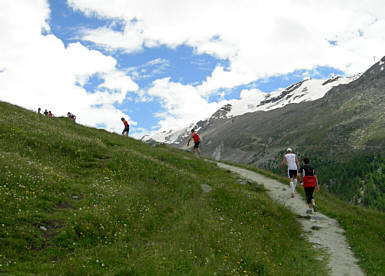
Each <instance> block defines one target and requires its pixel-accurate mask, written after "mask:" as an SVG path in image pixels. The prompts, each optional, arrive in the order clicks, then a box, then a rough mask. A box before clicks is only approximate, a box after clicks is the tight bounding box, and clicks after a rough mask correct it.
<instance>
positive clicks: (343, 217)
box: [244, 166, 385, 275]
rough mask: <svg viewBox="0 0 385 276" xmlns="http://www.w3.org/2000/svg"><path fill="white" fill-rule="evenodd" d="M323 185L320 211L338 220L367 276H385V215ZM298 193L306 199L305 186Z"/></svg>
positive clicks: (284, 181) (316, 196)
mask: <svg viewBox="0 0 385 276" xmlns="http://www.w3.org/2000/svg"><path fill="white" fill-rule="evenodd" d="M244 167H246V168H248V169H250V170H253V171H256V172H258V173H261V174H264V175H266V176H268V177H271V178H274V179H277V180H279V181H280V182H282V183H285V184H288V179H287V178H286V177H283V176H280V175H277V174H273V173H271V172H269V171H265V170H262V169H259V168H256V167H253V166H244ZM319 176H321V175H320V174H319ZM322 183H323V182H321V189H320V192H319V193H316V195H315V198H316V201H317V205H318V207H319V209H320V211H321V212H323V213H324V214H326V215H328V216H331V217H333V218H335V219H337V221H338V222H339V224H340V225H341V226H342V227H343V228H344V230H345V235H346V237H347V240H348V242H349V244H350V246H351V247H352V250H353V252H354V254H355V256H356V257H357V259H358V260H359V264H360V266H361V267H362V268H363V269H364V271H365V272H366V273H367V275H385V258H384V256H385V213H384V212H379V211H376V210H372V209H369V208H365V207H359V206H354V205H352V204H349V203H347V202H345V201H342V200H340V199H338V198H336V197H335V196H334V195H332V194H330V193H328V192H327V191H326V190H325V189H324V188H323V186H322ZM297 191H300V192H301V194H302V195H303V196H304V193H303V191H302V188H301V187H298V189H297Z"/></svg>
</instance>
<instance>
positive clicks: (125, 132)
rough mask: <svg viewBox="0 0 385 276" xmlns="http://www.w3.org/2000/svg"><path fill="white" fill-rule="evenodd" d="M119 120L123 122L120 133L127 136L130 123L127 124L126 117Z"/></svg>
mask: <svg viewBox="0 0 385 276" xmlns="http://www.w3.org/2000/svg"><path fill="white" fill-rule="evenodd" d="M121 120H122V122H123V124H124V129H123V132H122V135H123V136H124V134H126V136H127V137H128V133H129V132H130V125H129V124H128V122H127V121H126V119H124V118H122V119H121Z"/></svg>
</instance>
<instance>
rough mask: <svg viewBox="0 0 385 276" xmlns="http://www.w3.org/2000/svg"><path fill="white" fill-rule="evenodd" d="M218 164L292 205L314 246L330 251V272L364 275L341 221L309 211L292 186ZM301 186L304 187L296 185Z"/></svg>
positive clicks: (339, 275)
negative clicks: (293, 195)
mask: <svg viewBox="0 0 385 276" xmlns="http://www.w3.org/2000/svg"><path fill="white" fill-rule="evenodd" d="M217 164H218V166H219V167H221V168H224V169H227V170H230V171H232V172H234V173H237V174H239V175H240V176H241V177H243V178H245V179H249V180H252V181H255V182H257V183H259V184H263V185H264V187H265V189H266V190H267V193H268V194H269V196H270V197H271V198H272V199H274V200H275V201H277V202H279V203H280V204H282V205H284V206H285V207H287V208H289V209H290V210H291V211H292V212H293V213H294V214H296V215H298V217H299V221H300V223H301V224H302V228H303V230H304V233H305V234H306V237H307V239H308V240H309V241H310V242H311V243H313V244H314V246H315V247H318V248H323V249H325V251H326V252H327V253H328V254H329V255H330V258H329V264H328V265H329V268H330V271H331V275H335V276H345V275H346V276H347V275H351V276H356V275H357V276H359V275H365V274H364V273H363V272H362V270H361V268H360V267H359V266H358V264H357V260H356V258H355V257H354V256H353V253H352V251H351V250H350V247H349V245H348V243H347V241H346V238H345V236H344V235H343V233H344V230H343V229H342V228H341V227H340V226H339V225H338V223H337V221H336V220H335V219H332V218H329V217H327V216H325V215H323V214H321V213H319V212H317V213H314V214H311V215H310V216H309V215H307V214H306V213H305V212H306V209H307V205H306V203H305V201H304V200H303V199H302V198H301V197H300V196H299V195H298V194H297V195H296V197H294V198H291V197H290V188H289V186H285V185H283V184H282V183H280V182H278V181H276V180H274V179H270V178H268V177H265V176H263V175H260V174H257V173H255V172H252V171H249V170H246V169H241V168H238V167H234V166H230V165H226V164H223V163H217ZM298 188H301V187H297V189H298Z"/></svg>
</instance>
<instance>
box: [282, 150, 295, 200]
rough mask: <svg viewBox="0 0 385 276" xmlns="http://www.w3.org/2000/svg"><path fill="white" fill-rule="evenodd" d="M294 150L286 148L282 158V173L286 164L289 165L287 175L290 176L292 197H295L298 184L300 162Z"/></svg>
mask: <svg viewBox="0 0 385 276" xmlns="http://www.w3.org/2000/svg"><path fill="white" fill-rule="evenodd" d="M292 151H293V150H292V149H291V148H288V149H287V150H286V154H285V156H284V157H283V160H282V173H283V172H284V169H285V165H287V175H288V177H289V178H290V188H291V197H294V194H295V187H296V186H297V178H298V175H297V173H298V168H299V163H298V158H297V155H296V154H294V153H293V152H292Z"/></svg>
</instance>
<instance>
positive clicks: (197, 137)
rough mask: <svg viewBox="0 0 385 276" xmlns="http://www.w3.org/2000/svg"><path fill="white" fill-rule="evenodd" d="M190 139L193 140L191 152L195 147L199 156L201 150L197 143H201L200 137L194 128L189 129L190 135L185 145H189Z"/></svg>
mask: <svg viewBox="0 0 385 276" xmlns="http://www.w3.org/2000/svg"><path fill="white" fill-rule="evenodd" d="M191 139H193V140H194V147H193V149H192V152H193V153H194V151H195V149H196V150H197V152H198V155H199V157H200V156H201V151H200V150H199V145H200V143H201V138H199V135H198V134H197V133H196V132H195V130H194V129H192V130H191V134H190V137H189V138H188V141H187V146H189V144H190V141H191Z"/></svg>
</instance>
